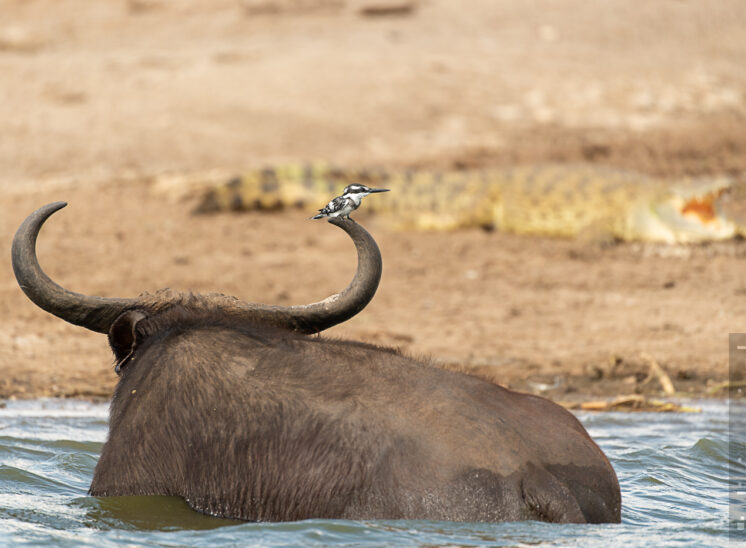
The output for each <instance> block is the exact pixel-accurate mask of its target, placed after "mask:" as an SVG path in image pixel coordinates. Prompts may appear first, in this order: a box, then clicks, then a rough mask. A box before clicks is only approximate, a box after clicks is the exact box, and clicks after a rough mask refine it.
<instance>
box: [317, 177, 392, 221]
mask: <svg viewBox="0 0 746 548" xmlns="http://www.w3.org/2000/svg"><path fill="white" fill-rule="evenodd" d="M388 191H389V189H388V188H370V187H367V186H365V185H358V184H353V185H348V186H346V187H345V189H344V192H342V195H341V196H337V197H336V198H334V199H333V200H332V201H331V202H329V203H328V204H326V207H325V208H324V209H319V213H318V215H314V216H313V217H311V218H312V219H321V218H323V217H347V218H348V219H349V218H350V213H352V212H353V211H355V210H356V209H357V208H358V207H360V202H362V201H363V198H365V197H366V196H367V195H368V194H374V193H376V192H388Z"/></svg>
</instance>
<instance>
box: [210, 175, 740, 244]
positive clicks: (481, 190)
mask: <svg viewBox="0 0 746 548" xmlns="http://www.w3.org/2000/svg"><path fill="white" fill-rule="evenodd" d="M354 182H357V183H363V184H367V185H370V186H378V187H386V188H390V189H391V190H392V191H393V192H390V193H387V194H382V195H378V196H376V197H375V198H374V199H369V200H366V202H365V206H364V210H365V211H370V212H374V213H376V214H378V215H381V216H383V217H384V219H385V220H386V221H387V222H390V223H391V224H392V225H393V226H394V227H396V228H401V229H415V230H453V229H458V228H470V227H482V228H488V229H497V230H503V231H506V232H514V233H519V234H540V235H550V236H567V237H572V236H577V235H579V234H583V233H590V234H592V235H598V236H603V237H609V236H611V237H615V238H619V239H623V240H635V239H640V240H649V241H663V242H689V241H703V240H713V239H723V238H729V237H732V236H734V235H735V234H737V233H738V232H739V231H743V228H739V226H737V225H736V223H734V222H733V220H731V219H729V218H727V216H726V215H724V214H723V212H722V211H721V209H720V203H719V201H720V198H721V197H722V196H723V195H724V194H726V193H728V192H729V191H730V190H731V187H732V185H733V183H732V181H730V180H728V179H724V178H721V179H707V180H704V179H701V180H682V181H674V182H672V181H665V180H662V179H655V178H651V177H647V176H644V175H641V174H638V173H634V172H629V171H623V170H617V169H612V168H602V167H597V166H585V165H570V166H568V165H555V166H552V165H549V166H538V167H516V168H514V169H489V170H464V171H447V172H435V171H416V170H410V171H395V170H376V169H366V170H354V169H352V170H351V169H339V168H335V167H333V166H330V165H328V164H324V163H314V164H291V165H285V166H279V167H276V168H271V169H264V170H260V171H252V172H248V173H246V174H244V175H243V176H241V177H237V178H234V179H232V180H231V181H229V182H227V183H224V184H220V185H218V186H216V187H214V188H212V189H210V190H209V191H208V192H207V193H206V194H205V196H204V198H203V200H202V202H201V203H200V205H199V206H198V208H197V209H196V211H197V212H199V213H207V212H213V211H226V210H239V211H240V210H273V209H280V208H284V207H302V208H305V209H307V210H309V211H314V210H316V209H318V208H320V207H322V206H323V205H324V204H326V203H327V202H328V200H329V199H330V198H331V197H332V196H336V195H338V194H340V193H341V192H342V189H343V188H344V187H345V186H347V185H348V184H351V183H354Z"/></svg>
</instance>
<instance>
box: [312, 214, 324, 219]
mask: <svg viewBox="0 0 746 548" xmlns="http://www.w3.org/2000/svg"><path fill="white" fill-rule="evenodd" d="M324 217H326V215H324V214H323V213H318V214H316V215H314V216H313V217H309V219H323V218H324Z"/></svg>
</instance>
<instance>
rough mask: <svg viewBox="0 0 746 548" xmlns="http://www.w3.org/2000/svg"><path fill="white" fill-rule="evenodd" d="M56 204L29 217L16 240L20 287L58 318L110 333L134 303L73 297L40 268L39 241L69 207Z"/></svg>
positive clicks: (129, 300) (17, 274) (16, 268)
mask: <svg viewBox="0 0 746 548" xmlns="http://www.w3.org/2000/svg"><path fill="white" fill-rule="evenodd" d="M66 205H67V203H65V202H54V203H52V204H47V205H45V206H44V207H40V208H39V209H37V210H36V211H34V212H33V213H32V214H31V215H29V216H28V217H27V218H26V220H25V221H23V224H22V225H21V226H20V228H19V229H18V231H17V232H16V235H15V237H14V238H13V250H12V255H13V272H15V274H16V279H17V280H18V285H20V286H21V289H22V290H23V292H24V293H25V294H26V295H27V296H28V298H29V299H31V300H32V301H33V302H34V303H35V304H36V305H37V306H39V307H40V308H43V309H44V310H46V311H47V312H50V313H51V314H54V315H55V316H57V317H58V318H62V319H63V320H65V321H67V322H70V323H72V324H75V325H80V326H82V327H86V328H88V329H90V330H91V331H96V332H98V333H107V332H108V331H109V326H110V325H111V324H112V323H113V322H114V320H115V319H116V318H117V316H119V315H120V314H121V313H122V312H123V311H124V310H125V309H126V308H128V307H131V306H132V305H134V304H136V302H137V301H136V300H134V299H109V298H104V297H91V296H88V295H81V294H80V293H73V292H72V291H68V290H67V289H64V288H63V287H60V286H59V285H57V284H56V283H54V282H53V281H52V280H51V279H50V278H49V276H47V275H46V274H45V273H44V271H43V270H42V269H41V266H39V260H38V259H37V258H36V237H37V236H38V235H39V230H40V229H41V226H42V225H43V224H44V221H46V220H47V219H48V218H49V217H50V216H51V215H52V213H54V212H55V211H58V210H60V209H62V208H63V207H65V206H66Z"/></svg>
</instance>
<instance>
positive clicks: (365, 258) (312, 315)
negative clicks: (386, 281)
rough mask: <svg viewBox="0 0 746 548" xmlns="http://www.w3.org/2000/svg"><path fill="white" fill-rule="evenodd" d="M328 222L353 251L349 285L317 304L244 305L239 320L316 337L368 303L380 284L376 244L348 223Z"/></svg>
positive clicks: (381, 266) (378, 252) (336, 220)
mask: <svg viewBox="0 0 746 548" xmlns="http://www.w3.org/2000/svg"><path fill="white" fill-rule="evenodd" d="M329 222H330V223H331V224H333V225H335V226H338V227H339V228H341V229H342V230H344V231H345V232H347V234H349V235H350V237H351V238H352V241H353V242H354V243H355V247H356V248H357V271H356V272H355V277H354V278H353V279H352V281H351V282H350V285H348V286H347V288H346V289H345V290H344V291H342V292H341V293H337V294H335V295H331V296H330V297H327V298H326V299H324V300H323V301H319V302H317V303H312V304H307V305H301V306H267V305H257V304H245V305H244V309H243V310H242V312H241V313H240V316H242V317H244V318H245V319H246V320H248V321H253V322H262V323H267V324H272V325H277V326H280V327H287V328H290V329H294V330H295V331H300V332H302V333H318V332H319V331H323V330H324V329H328V328H330V327H332V326H334V325H337V324H339V323H342V322H344V321H345V320H349V319H350V318H352V317H353V316H354V315H355V314H357V313H358V312H360V311H361V310H362V309H363V308H365V306H366V305H367V304H368V303H369V302H370V301H371V299H372V298H373V295H375V293H376V289H378V283H379V282H380V281H381V271H382V270H383V262H382V260H381V251H380V250H379V249H378V245H377V244H376V241H375V240H374V239H373V236H371V235H370V234H369V233H368V231H367V230H365V229H364V228H363V227H362V226H360V225H359V224H357V223H356V222H355V221H353V220H351V219H344V218H340V217H333V218H331V219H329Z"/></svg>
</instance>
